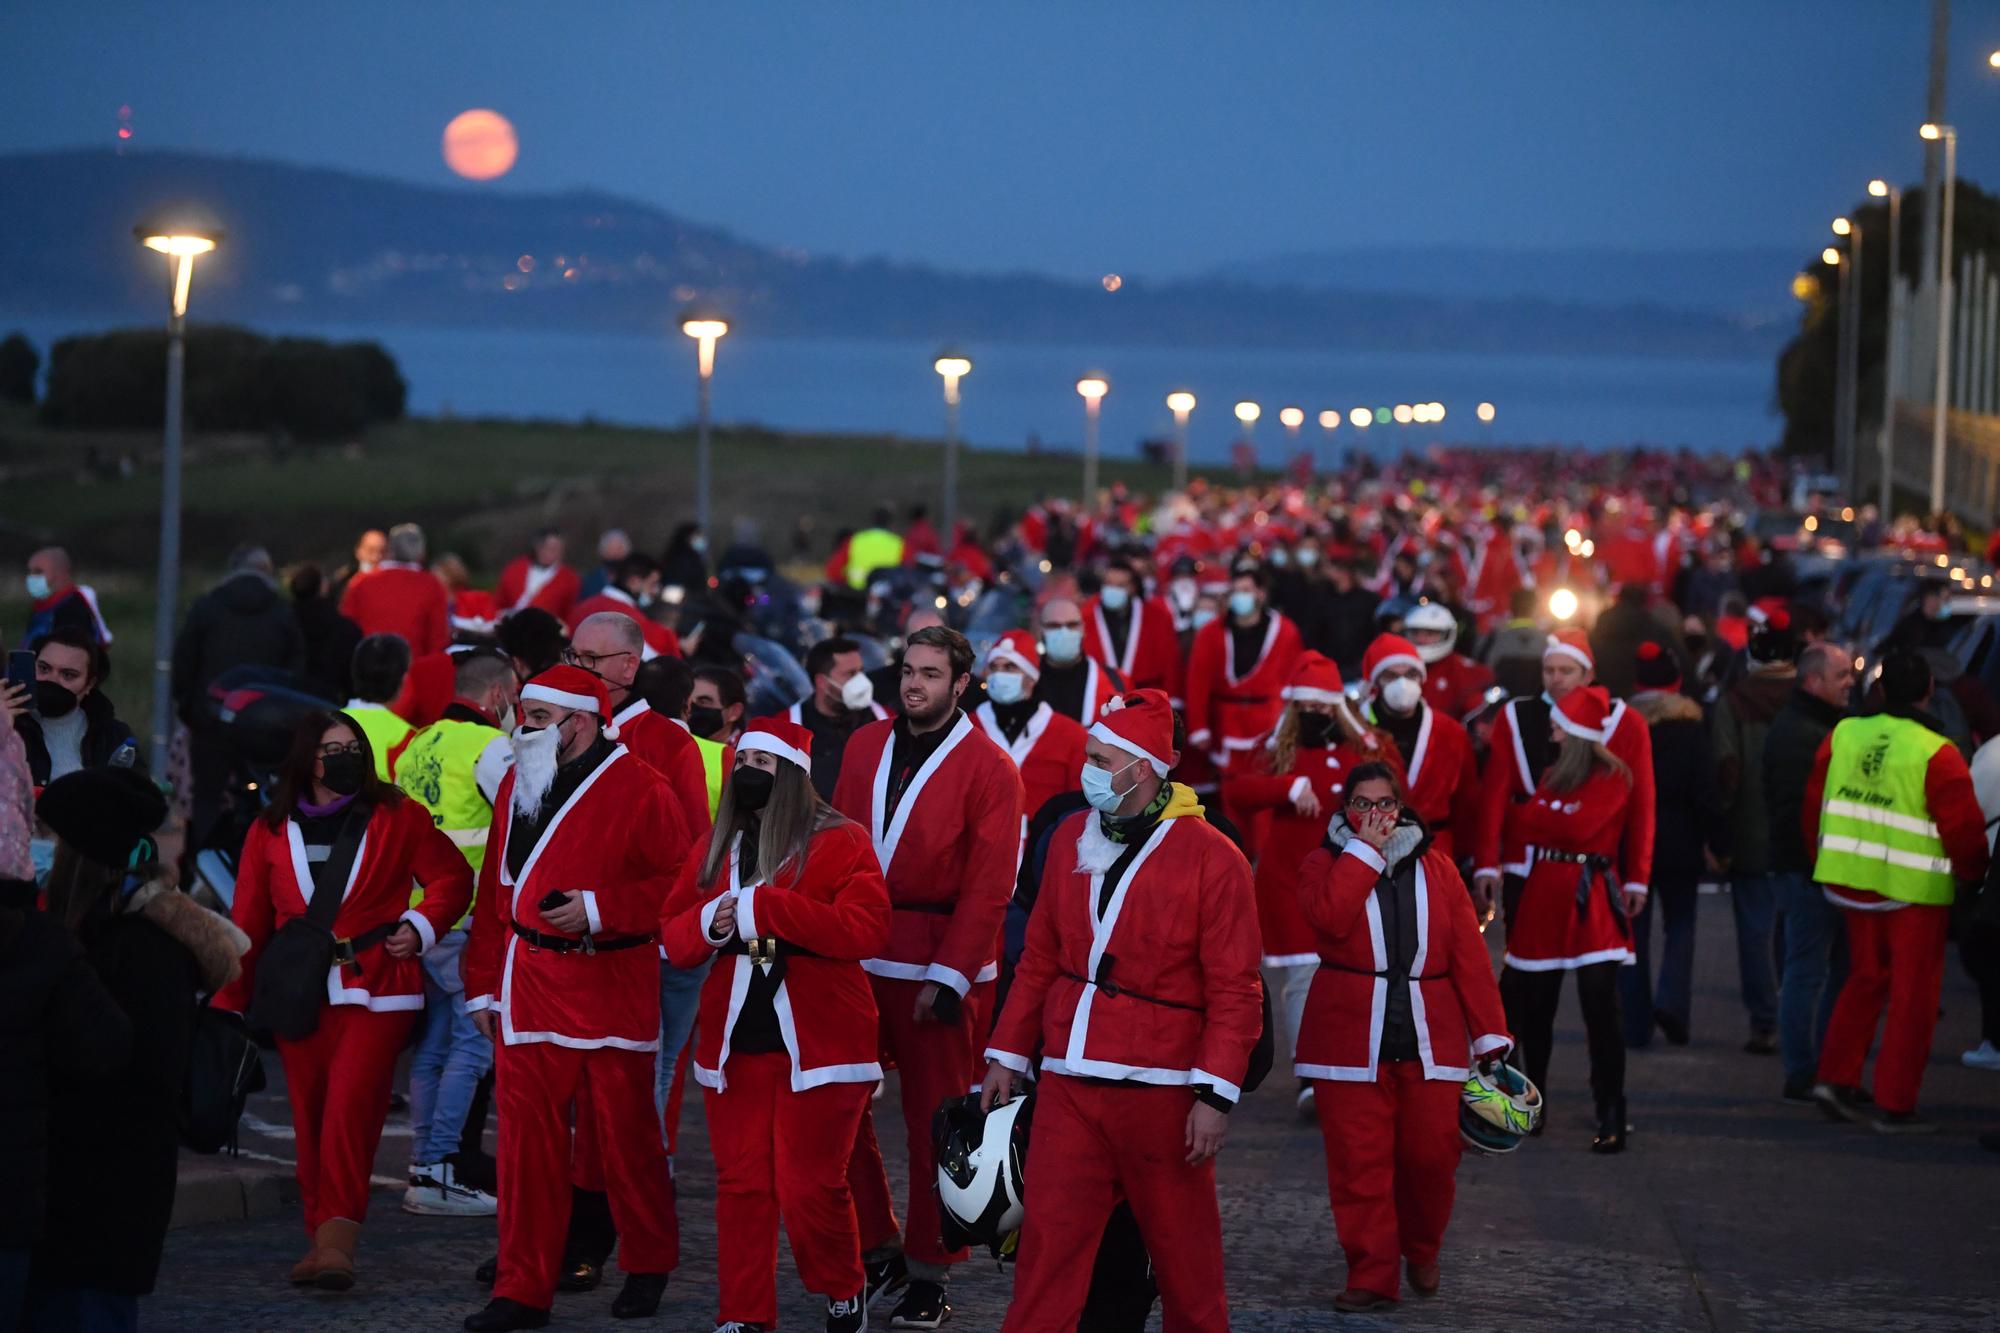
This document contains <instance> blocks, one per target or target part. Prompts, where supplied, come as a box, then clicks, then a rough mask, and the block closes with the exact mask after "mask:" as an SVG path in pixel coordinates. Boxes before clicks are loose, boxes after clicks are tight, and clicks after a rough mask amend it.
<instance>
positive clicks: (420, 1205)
mask: <svg viewBox="0 0 2000 1333" xmlns="http://www.w3.org/2000/svg"><path fill="white" fill-rule="evenodd" d="M403 1211H404V1212H406V1213H415V1214H416V1215H417V1216H419V1217H492V1216H493V1215H494V1214H495V1213H498V1212H499V1211H500V1201H499V1200H498V1199H496V1198H494V1197H493V1196H492V1195H491V1194H488V1193H486V1192H485V1191H484V1190H477V1189H474V1188H473V1187H472V1186H470V1185H467V1184H465V1183H464V1182H462V1181H460V1180H459V1179H458V1175H457V1172H456V1171H454V1170H453V1169H452V1165H451V1163H450V1162H439V1163H437V1164H436V1165H435V1166H419V1167H413V1168H411V1171H410V1187H409V1188H408V1189H406V1190H404V1191H403Z"/></svg>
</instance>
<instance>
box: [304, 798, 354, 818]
mask: <svg viewBox="0 0 2000 1333" xmlns="http://www.w3.org/2000/svg"><path fill="white" fill-rule="evenodd" d="M353 799H354V797H353V796H342V797H340V798H339V799H338V800H336V801H333V802H332V803H330V804H327V805H314V804H313V803H312V802H311V801H308V800H306V799H305V798H304V797H300V798H299V813H300V814H302V815H304V816H305V817H306V818H307V819H325V818H326V817H327V816H328V815H337V814H339V813H340V812H341V811H342V810H345V809H346V808H347V806H348V803H349V802H351V801H352V800H353Z"/></svg>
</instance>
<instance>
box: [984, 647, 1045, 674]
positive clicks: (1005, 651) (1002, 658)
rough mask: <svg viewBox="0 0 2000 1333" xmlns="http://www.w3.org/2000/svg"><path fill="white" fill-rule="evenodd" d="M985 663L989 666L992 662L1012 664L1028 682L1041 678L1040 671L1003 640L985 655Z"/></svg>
mask: <svg viewBox="0 0 2000 1333" xmlns="http://www.w3.org/2000/svg"><path fill="white" fill-rule="evenodd" d="M986 661H987V664H988V665H989V666H990V665H992V664H993V663H994V662H1012V663H1013V664H1014V665H1015V666H1017V667H1019V668H1021V674H1022V675H1024V676H1026V677H1027V678H1028V679H1029V680H1040V679H1041V678H1042V673H1041V669H1040V668H1039V667H1037V666H1036V665H1035V664H1034V663H1033V662H1030V661H1029V660H1028V659H1027V658H1026V657H1024V656H1022V655H1021V654H1020V653H1017V652H1015V651H1014V647H1013V645H1012V644H1010V643H1008V642H1007V641H1006V640H1005V639H1002V640H1001V641H1000V642H998V643H996V644H994V645H993V648H992V651H990V652H988V653H987V654H986Z"/></svg>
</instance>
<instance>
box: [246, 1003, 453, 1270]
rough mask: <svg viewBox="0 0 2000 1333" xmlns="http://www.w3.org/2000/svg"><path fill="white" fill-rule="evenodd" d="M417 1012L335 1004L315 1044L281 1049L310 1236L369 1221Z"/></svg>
mask: <svg viewBox="0 0 2000 1333" xmlns="http://www.w3.org/2000/svg"><path fill="white" fill-rule="evenodd" d="M417 1012H418V1011H416V1010H414V1009H402V1010H394V1011H384V1012H378V1011H376V1010H373V1009H364V1008H363V1007H362V1006H360V1005H358V1004H330V1005H327V1006H326V1007H325V1008H324V1009H322V1010H320V1011H319V1027H318V1029H316V1030H315V1031H314V1032H313V1034H312V1035H311V1036H310V1037H307V1038H306V1039H305V1040H303V1041H284V1040H282V1039H281V1040H280V1041H279V1042H278V1058H279V1059H280V1060H282V1061H283V1062H284V1066H285V1092H286V1094H287V1095H288V1096H289V1097H290V1098H291V1102H292V1145H293V1147H294V1148H296V1149H297V1150H298V1157H299V1166H298V1178H299V1199H300V1201H301V1202H302V1203H303V1204H304V1205H305V1216H306V1234H307V1235H311V1234H312V1233H314V1232H316V1231H318V1230H319V1225H320V1223H322V1222H326V1221H329V1220H331V1219H333V1218H336V1217H344V1218H346V1219H347V1220H348V1221H350V1222H360V1221H363V1220H365V1219H366V1218H367V1216H368V1178H369V1177H370V1176H371V1175H373V1174H374V1171H375V1150H376V1148H378V1147H380V1146H381V1143H382V1121H383V1120H384V1119H385V1118H386V1117H387V1116H388V1114H389V1085H390V1083H391V1081H392V1080H393V1079H394V1078H395V1074H396V1057H397V1056H399V1055H401V1054H402V1052H403V1047H404V1046H406V1045H408V1044H409V1040H410V1030H411V1028H413V1027H414V1026H415V1025H416V1021H417Z"/></svg>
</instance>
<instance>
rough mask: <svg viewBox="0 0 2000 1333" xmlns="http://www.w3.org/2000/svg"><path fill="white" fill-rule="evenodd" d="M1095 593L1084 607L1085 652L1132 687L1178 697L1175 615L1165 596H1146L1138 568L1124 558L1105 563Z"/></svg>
mask: <svg viewBox="0 0 2000 1333" xmlns="http://www.w3.org/2000/svg"><path fill="white" fill-rule="evenodd" d="M1102 577H1103V583H1102V585H1101V586H1100V587H1099V588H1098V590H1097V596H1095V597H1093V598H1091V599H1090V600H1089V601H1087V602H1085V603H1084V606H1083V650H1084V652H1085V653H1087V654H1088V655H1089V656H1091V657H1092V658H1094V659H1096V660H1097V661H1100V662H1108V663H1110V664H1111V665H1112V666H1114V667H1116V668H1117V669H1118V673H1119V674H1120V675H1122V676H1124V677H1125V681H1126V683H1127V684H1128V685H1129V686H1130V687H1131V688H1133V689H1135V690H1165V691H1166V692H1167V697H1168V698H1170V699H1179V698H1180V693H1181V691H1180V685H1181V650H1180V640H1179V637H1178V636H1177V635H1176V634H1175V632H1174V613H1173V610H1172V608H1171V607H1169V606H1168V605H1167V603H1166V600H1165V599H1164V598H1159V597H1148V596H1146V589H1145V586H1144V585H1143V584H1142V583H1141V582H1140V581H1139V571H1138V570H1137V569H1136V568H1135V567H1134V566H1133V565H1132V562H1131V561H1129V560H1126V559H1125V558H1123V557H1122V556H1114V557H1112V559H1111V560H1110V561H1108V562H1107V563H1106V564H1105V566H1104V573H1103V576H1102Z"/></svg>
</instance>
